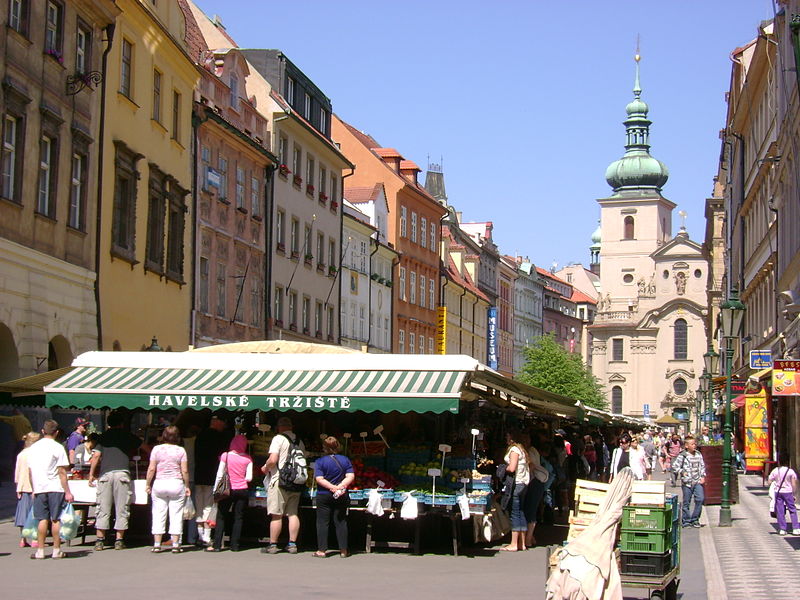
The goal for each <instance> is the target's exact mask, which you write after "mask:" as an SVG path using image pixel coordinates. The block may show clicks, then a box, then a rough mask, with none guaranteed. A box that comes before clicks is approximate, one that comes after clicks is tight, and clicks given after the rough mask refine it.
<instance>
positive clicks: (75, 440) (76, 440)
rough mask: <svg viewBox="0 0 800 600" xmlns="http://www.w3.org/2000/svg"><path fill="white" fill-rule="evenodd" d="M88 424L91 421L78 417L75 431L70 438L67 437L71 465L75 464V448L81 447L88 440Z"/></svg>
mask: <svg viewBox="0 0 800 600" xmlns="http://www.w3.org/2000/svg"><path fill="white" fill-rule="evenodd" d="M88 424H89V421H88V420H87V419H84V418H83V417H78V418H77V419H75V429H74V430H73V432H72V433H70V434H69V437H67V442H66V446H67V456H68V458H69V464H71V465H74V464H75V448H77V447H78V446H80V445H81V444H82V443H83V441H84V440H85V439H86V426H87V425H88Z"/></svg>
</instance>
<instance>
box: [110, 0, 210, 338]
mask: <svg viewBox="0 0 800 600" xmlns="http://www.w3.org/2000/svg"><path fill="white" fill-rule="evenodd" d="M117 5H118V6H119V8H120V9H121V10H122V13H121V15H120V16H119V18H118V19H117V25H116V30H115V32H114V39H113V42H112V45H111V50H110V53H109V55H108V74H107V77H106V81H105V93H106V99H105V119H104V123H105V127H104V131H103V134H102V143H103V152H102V159H103V164H102V166H101V177H102V180H101V183H100V185H101V186H102V202H101V205H100V215H99V223H100V228H99V229H100V231H99V239H98V244H99V246H98V274H97V277H98V290H99V306H98V312H99V318H98V323H99V329H100V331H99V337H100V343H101V346H100V347H101V349H102V350H141V349H143V347H144V346H145V345H146V344H147V343H149V341H150V338H151V337H152V336H157V338H158V340H159V343H160V345H161V346H162V347H163V348H165V349H172V350H176V351H177V350H185V349H186V348H187V346H188V343H189V331H190V312H191V294H192V291H191V290H192V287H193V282H192V272H193V268H192V267H193V265H192V248H193V246H194V244H193V240H192V233H191V232H192V226H191V224H192V222H193V218H194V216H193V214H192V210H191V209H192V202H191V197H190V193H191V189H192V185H191V182H192V126H191V114H192V99H193V92H194V88H195V86H196V85H197V83H198V81H199V71H198V70H197V67H196V66H195V64H194V62H193V61H192V60H191V58H190V56H189V55H188V53H187V51H186V46H185V41H184V40H185V20H184V15H183V13H182V12H181V10H180V8H179V6H178V3H177V2H157V3H153V2H147V1H144V0H119V1H118V2H117Z"/></svg>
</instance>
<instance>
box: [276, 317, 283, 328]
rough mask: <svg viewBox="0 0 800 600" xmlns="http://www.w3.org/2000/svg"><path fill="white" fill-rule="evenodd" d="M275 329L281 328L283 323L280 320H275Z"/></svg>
mask: <svg viewBox="0 0 800 600" xmlns="http://www.w3.org/2000/svg"><path fill="white" fill-rule="evenodd" d="M275 327H283V321H281V320H280V319H275Z"/></svg>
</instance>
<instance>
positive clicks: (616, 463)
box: [609, 433, 645, 481]
mask: <svg viewBox="0 0 800 600" xmlns="http://www.w3.org/2000/svg"><path fill="white" fill-rule="evenodd" d="M625 467H630V468H631V471H633V476H634V477H635V478H636V479H640V480H641V479H644V477H645V468H644V452H642V453H639V452H638V451H635V450H634V451H631V436H630V435H628V434H627V433H623V434H622V435H621V436H619V445H618V446H617V447H616V448H614V452H613V454H612V455H611V472H610V479H609V481H614V477H615V476H616V475H617V473H619V472H620V471H621V470H622V469H624V468H625Z"/></svg>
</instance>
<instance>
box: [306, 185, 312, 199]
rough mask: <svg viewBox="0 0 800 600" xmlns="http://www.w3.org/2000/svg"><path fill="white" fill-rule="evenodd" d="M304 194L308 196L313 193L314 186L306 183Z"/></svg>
mask: <svg viewBox="0 0 800 600" xmlns="http://www.w3.org/2000/svg"><path fill="white" fill-rule="evenodd" d="M306 194H308V195H309V196H313V195H314V186H313V185H311V184H310V183H309V184H307V185H306Z"/></svg>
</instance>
